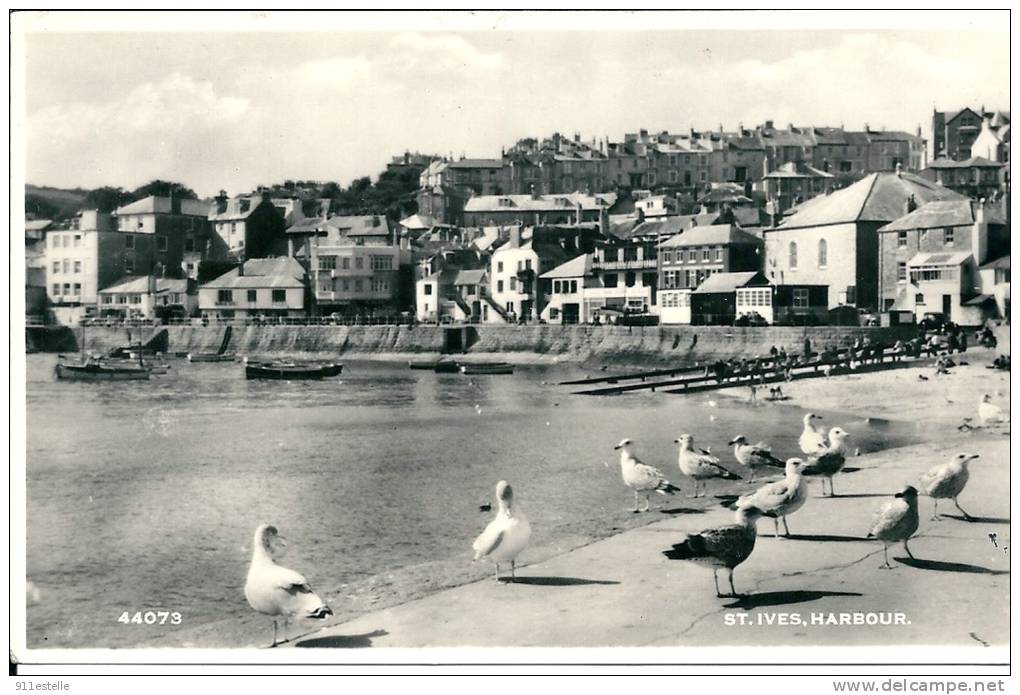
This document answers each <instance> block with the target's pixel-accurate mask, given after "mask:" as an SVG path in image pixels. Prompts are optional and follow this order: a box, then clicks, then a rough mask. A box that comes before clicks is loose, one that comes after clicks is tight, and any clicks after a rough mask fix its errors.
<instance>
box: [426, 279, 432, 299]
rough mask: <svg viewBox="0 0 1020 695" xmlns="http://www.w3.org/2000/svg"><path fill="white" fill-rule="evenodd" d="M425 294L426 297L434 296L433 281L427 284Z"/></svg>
mask: <svg viewBox="0 0 1020 695" xmlns="http://www.w3.org/2000/svg"><path fill="white" fill-rule="evenodd" d="M425 296H426V297H430V296H432V283H431V282H429V283H426V284H425Z"/></svg>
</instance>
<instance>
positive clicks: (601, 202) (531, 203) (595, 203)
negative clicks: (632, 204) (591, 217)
mask: <svg viewBox="0 0 1020 695" xmlns="http://www.w3.org/2000/svg"><path fill="white" fill-rule="evenodd" d="M615 202H616V193H599V194H597V195H586V194H584V193H550V194H548V195H540V196H535V197H532V196H531V195H528V194H524V195H478V196H474V197H473V198H470V199H469V200H468V201H467V203H465V204H464V212H496V211H513V210H520V211H523V212H543V211H549V210H573V209H574V208H576V207H577V204H578V203H580V204H581V208H582V209H583V210H598V209H599V208H600V207H603V206H604V207H610V206H612V205H613V203H615Z"/></svg>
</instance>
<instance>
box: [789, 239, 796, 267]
mask: <svg viewBox="0 0 1020 695" xmlns="http://www.w3.org/2000/svg"><path fill="white" fill-rule="evenodd" d="M796 269H797V242H796V241H791V242H790V270H796Z"/></svg>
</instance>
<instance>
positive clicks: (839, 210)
mask: <svg viewBox="0 0 1020 695" xmlns="http://www.w3.org/2000/svg"><path fill="white" fill-rule="evenodd" d="M911 196H913V197H914V201H915V202H916V203H917V205H919V206H920V205H924V204H925V203H929V202H931V201H933V200H965V199H966V198H965V197H964V196H963V195H961V194H959V193H957V192H955V191H952V190H950V189H948V188H946V187H944V186H940V185H938V184H937V183H934V182H932V181H928V180H927V179H924V178H921V177H920V176H917V175H916V174H909V173H907V172H901V173H899V174H897V173H894V172H880V173H875V174H869V175H868V176H865V177H864V178H863V179H861V180H860V181H857V182H856V183H854V184H851V185H850V186H847V187H846V188H843V189H840V190H838V191H834V192H833V193H830V194H828V195H824V196H818V197H816V198H811V199H810V200H808V201H806V202H804V203H801V204H800V205H798V206H797V207H796V208H794V209H793V214H792V215H790V216H789V217H787V218H786V219H784V220H783V221H782V222H781V223H780V224H779V226H778V227H775V228H774V229H771V230H769V231H777V232H778V231H783V230H785V229H801V228H804V227H818V226H822V225H829V224H844V223H848V222H892V221H893V220H895V219H898V218H900V217H902V216H903V214H904V212H906V206H907V200H908V199H909V198H910V197H911Z"/></svg>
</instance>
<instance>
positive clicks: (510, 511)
mask: <svg viewBox="0 0 1020 695" xmlns="http://www.w3.org/2000/svg"><path fill="white" fill-rule="evenodd" d="M496 501H497V502H498V503H499V510H498V511H497V512H496V517H495V518H494V519H493V520H492V521H490V522H489V525H488V526H486V527H485V530H484V531H482V533H481V535H480V536H478V538H476V539H475V542H474V545H473V546H472V548H473V549H474V551H475V557H474V559H475V560H480V559H482V558H483V557H488V558H491V559H492V560H493V562H495V563H496V581H499V565H500V563H501V562H509V563H510V581H514V580H515V579H516V578H517V577H516V574H515V571H516V559H517V556H518V555H520V554H521V552H522V551H523V550H524V549H525V548H526V547H528V541H529V540H530V539H531V524H529V523H528V519H527V517H526V516H524V514H522V513H521V512H519V511H517V509H515V508H514V491H513V488H511V487H510V483H508V482H506V481H505V480H500V481H499V482H498V483H496Z"/></svg>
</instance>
